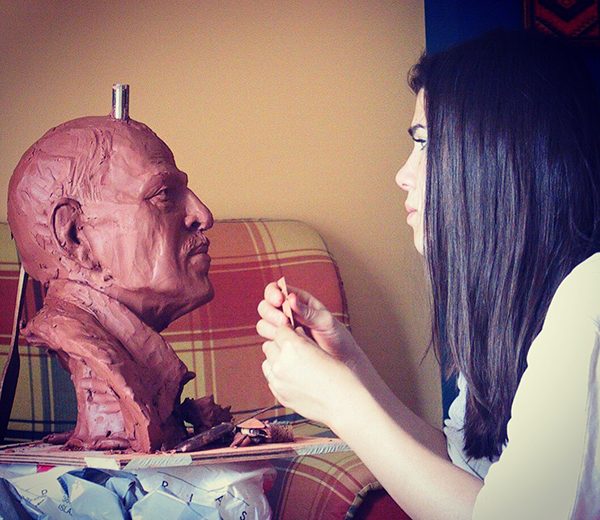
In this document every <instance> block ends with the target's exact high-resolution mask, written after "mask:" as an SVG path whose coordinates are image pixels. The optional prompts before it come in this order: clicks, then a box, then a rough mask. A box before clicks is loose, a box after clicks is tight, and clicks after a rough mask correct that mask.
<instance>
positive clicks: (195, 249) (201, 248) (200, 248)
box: [188, 237, 210, 256]
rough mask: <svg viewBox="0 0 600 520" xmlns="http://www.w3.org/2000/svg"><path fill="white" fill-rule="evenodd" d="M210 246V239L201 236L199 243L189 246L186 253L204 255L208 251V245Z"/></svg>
mask: <svg viewBox="0 0 600 520" xmlns="http://www.w3.org/2000/svg"><path fill="white" fill-rule="evenodd" d="M209 246H210V241H209V240H208V238H206V237H202V242H200V243H199V244H195V245H193V246H192V247H191V248H190V251H189V253H188V255H189V256H194V255H206V254H207V253H208V247H209Z"/></svg>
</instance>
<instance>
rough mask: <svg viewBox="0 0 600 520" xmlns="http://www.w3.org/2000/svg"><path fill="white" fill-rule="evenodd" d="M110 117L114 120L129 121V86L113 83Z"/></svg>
mask: <svg viewBox="0 0 600 520" xmlns="http://www.w3.org/2000/svg"><path fill="white" fill-rule="evenodd" d="M112 116H113V117H114V118H115V119H121V120H123V121H127V120H128V119H129V85H127V84H125V83H115V84H114V85H113V88H112Z"/></svg>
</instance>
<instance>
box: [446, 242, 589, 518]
mask: <svg viewBox="0 0 600 520" xmlns="http://www.w3.org/2000/svg"><path fill="white" fill-rule="evenodd" d="M599 324H600V254H596V255H594V256H592V257H590V258H589V259H587V260H586V261H585V262H582V263H581V264H580V265H578V266H577V267H576V268H575V269H574V270H573V271H572V272H571V273H570V274H569V275H568V276H567V277H566V278H565V279H564V280H563V282H562V283H561V284H560V286H559V288H558V290H557V291H556V294H555V296H554V298H553V300H552V303H551V304H550V307H549V309H548V314H547V315H546V320H545V322H544V326H543V328H542V331H541V332H540V334H539V335H538V336H537V338H536V339H535V341H534V342H533V343H532V345H531V348H530V349H529V353H528V356H527V363H528V366H527V369H526V370H525V372H524V374H523V377H522V379H521V382H520V384H519V387H518V389H517V392H516V394H515V398H514V401H513V404H512V412H511V419H510V421H509V422H508V443H507V444H506V445H505V448H504V451H503V452H502V454H501V456H500V458H499V459H498V461H497V462H496V461H495V462H494V463H490V461H488V460H486V459H482V460H481V459H480V460H472V459H471V460H469V459H468V458H467V457H466V456H465V454H464V450H463V448H464V444H463V437H462V425H463V424H464V410H465V397H466V392H467V389H466V385H465V381H464V379H463V378H462V377H459V396H458V397H457V398H456V400H455V401H454V402H453V403H452V406H451V407H450V418H449V419H448V420H447V421H446V424H445V427H444V433H445V434H446V437H447V442H448V453H449V455H450V458H451V459H452V462H454V464H456V465H457V466H460V467H462V468H464V469H465V470H467V471H469V472H471V473H473V474H475V475H477V476H479V477H480V478H483V479H484V485H483V488H482V489H481V491H480V493H479V495H478V496H477V500H476V503H475V509H474V512H473V518H475V519H486V520H489V519H494V518H498V519H503V520H505V519H507V518H510V519H521V518H522V519H528V520H529V519H537V518H543V519H544V520H551V519H555V518H556V519H566V518H575V519H589V518H600V363H599V353H600V333H599ZM488 470H489V471H488Z"/></svg>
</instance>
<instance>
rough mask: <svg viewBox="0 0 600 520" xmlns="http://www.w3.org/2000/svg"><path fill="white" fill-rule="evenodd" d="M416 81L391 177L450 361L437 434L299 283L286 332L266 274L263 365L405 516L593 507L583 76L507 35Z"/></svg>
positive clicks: (284, 394)
mask: <svg viewBox="0 0 600 520" xmlns="http://www.w3.org/2000/svg"><path fill="white" fill-rule="evenodd" d="M410 83H411V87H412V88H413V90H414V91H415V93H416V94H417V100H416V107H415V114H414V117H413V121H412V123H411V125H410V128H409V134H410V136H411V138H412V140H413V141H414V148H413V151H412V153H411V155H410V157H409V158H408V160H407V162H406V164H405V165H404V166H403V167H402V168H401V169H400V171H399V172H398V174H397V176H396V182H397V184H398V185H399V186H400V187H401V188H402V189H403V190H405V191H406V192H407V199H406V209H407V211H408V217H407V222H408V224H409V225H410V226H411V227H412V228H413V231H414V242H415V247H416V248H417V250H419V252H420V253H421V254H423V255H424V258H425V262H426V266H427V274H428V280H429V282H430V288H431V301H432V345H433V348H434V349H435V351H436V353H437V354H438V356H439V358H443V359H447V360H448V367H447V369H448V372H449V373H451V374H456V375H458V386H459V391H460V393H459V396H458V397H457V399H456V401H455V402H454V403H453V404H452V406H451V410H450V419H449V420H448V421H447V422H446V426H445V428H444V430H443V431H440V430H437V429H435V428H433V427H431V426H430V425H428V424H426V423H425V422H424V421H422V420H421V419H420V418H418V417H417V416H416V415H414V414H413V413H412V412H411V411H410V410H409V409H408V408H407V407H406V406H405V405H404V404H402V402H401V401H399V400H398V399H397V398H396V396H395V395H394V394H393V393H392V392H391V391H390V390H389V389H388V388H387V386H386V385H385V383H384V382H383V381H382V380H381V378H380V377H379V376H378V375H377V373H376V372H375V370H374V368H373V366H372V365H371V363H370V362H369V361H368V359H367V358H366V356H365V354H364V353H363V352H362V350H361V349H360V347H359V346H358V345H357V344H356V342H355V341H354V339H353V338H352V336H351V335H350V334H349V333H348V331H347V330H346V329H345V328H344V327H343V326H342V325H341V324H340V323H339V322H337V321H336V320H335V319H334V318H333V317H332V315H331V314H330V313H329V312H328V311H327V309H325V308H324V307H323V305H322V304H320V303H319V302H318V301H317V300H316V299H315V298H314V297H312V296H311V295H309V294H307V293H305V292H303V291H302V290H300V289H293V293H292V294H291V295H290V297H289V302H290V305H291V308H292V309H293V311H294V313H295V314H296V316H297V320H298V321H299V322H300V323H301V324H302V325H303V328H298V329H296V330H295V331H294V330H292V329H291V328H290V327H289V326H287V325H286V323H287V321H286V318H285V316H284V314H283V313H282V311H281V309H280V307H281V305H282V303H283V295H282V294H281V292H280V291H279V289H278V288H277V286H276V285H275V284H270V285H269V286H267V288H266V289H265V297H264V300H263V301H261V302H260V304H259V307H258V308H259V314H260V316H261V320H260V321H259V322H258V324H257V330H258V332H259V334H260V335H261V336H263V337H264V338H265V339H266V340H267V341H265V343H264V345H263V351H264V353H265V356H266V359H265V362H264V363H263V371H264V374H265V377H266V379H267V381H268V383H269V386H270V388H271V390H272V392H273V394H274V395H275V397H276V398H277V399H278V400H279V401H280V402H281V403H283V404H284V405H286V406H289V407H291V408H294V409H295V410H297V411H298V412H299V413H300V414H302V415H305V416H307V417H309V418H311V419H315V420H318V421H322V422H324V423H325V424H327V425H329V426H330V427H331V428H332V429H333V431H334V432H335V433H336V434H337V435H339V436H340V437H341V438H342V439H344V440H345V441H346V442H347V443H348V444H349V445H350V446H351V447H352V448H353V449H354V451H355V452H356V453H357V454H358V456H359V457H360V458H361V459H362V460H363V461H364V463H365V464H366V465H367V466H368V467H369V468H370V469H371V471H372V472H373V473H374V474H375V475H376V477H377V478H378V479H379V481H380V482H381V483H382V485H383V486H384V487H385V488H386V490H387V491H388V492H389V493H390V494H391V495H392V497H393V498H394V499H395V500H396V501H397V502H398V504H399V505H400V506H401V507H402V508H403V509H404V510H405V511H406V512H407V513H408V514H409V515H411V517H413V518H428V519H430V518H471V517H476V518H495V517H498V518H505V519H506V518H531V519H533V518H545V519H547V518H569V517H575V518H592V517H599V516H600V489H598V486H597V485H595V484H596V483H597V479H599V478H600V455H597V451H598V449H597V448H598V447H600V444H599V443H600V437H599V436H600V434H599V433H598V430H600V419H599V416H598V414H599V411H600V404H599V401H600V386H599V384H600V383H597V380H596V377H597V376H600V366H599V364H598V352H599V347H598V346H597V345H596V338H597V337H599V336H598V325H597V324H598V323H600V255H595V253H596V252H598V251H600V142H599V136H600V127H599V122H600V108H599V104H598V100H597V98H596V93H595V89H594V86H593V84H592V83H591V81H590V79H589V77H588V76H587V74H586V72H585V68H584V67H583V66H582V64H581V63H580V61H579V60H578V59H577V57H576V56H575V55H574V54H572V53H571V52H569V51H568V50H567V49H565V48H564V47H562V46H561V45H559V44H558V43H557V42H554V41H547V40H545V39H542V38H540V37H535V36H532V35H528V34H523V33H506V32H496V33H492V34H489V35H485V36H483V37H480V38H478V39H477V40H473V41H471V42H468V43H465V44H462V45H460V46H458V47H455V48H453V49H450V50H448V51H445V52H443V53H440V54H438V55H434V56H425V57H423V58H422V59H421V61H420V62H419V63H418V64H417V65H416V66H415V67H414V68H413V71H412V74H411V77H410ZM381 348H387V346H385V345H382V346H381ZM356 417H360V418H361V424H363V425H364V424H367V425H369V427H368V428H369V431H368V432H365V431H362V430H357V429H356V427H355V426H356ZM488 470H489V472H488ZM484 479H485V480H484Z"/></svg>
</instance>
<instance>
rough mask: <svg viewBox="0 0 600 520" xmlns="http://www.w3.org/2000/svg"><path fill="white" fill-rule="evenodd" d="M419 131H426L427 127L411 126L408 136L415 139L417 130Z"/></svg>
mask: <svg viewBox="0 0 600 520" xmlns="http://www.w3.org/2000/svg"><path fill="white" fill-rule="evenodd" d="M419 129H423V130H425V127H424V126H423V125H421V124H417V125H414V126H411V127H410V128H409V129H408V135H410V136H411V137H412V138H413V139H414V137H415V132H416V131H417V130H419Z"/></svg>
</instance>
